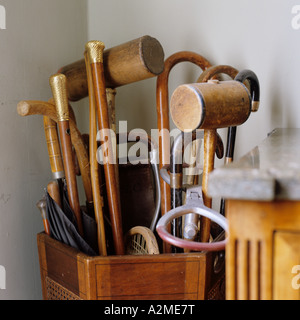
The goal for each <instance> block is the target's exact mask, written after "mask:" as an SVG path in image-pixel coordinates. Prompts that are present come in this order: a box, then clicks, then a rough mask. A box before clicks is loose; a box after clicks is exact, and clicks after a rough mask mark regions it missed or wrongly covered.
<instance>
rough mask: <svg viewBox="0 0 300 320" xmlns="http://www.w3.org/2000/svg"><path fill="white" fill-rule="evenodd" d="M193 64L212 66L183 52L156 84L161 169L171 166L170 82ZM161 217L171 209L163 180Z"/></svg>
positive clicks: (167, 248)
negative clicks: (176, 69) (176, 72)
mask: <svg viewBox="0 0 300 320" xmlns="http://www.w3.org/2000/svg"><path fill="white" fill-rule="evenodd" d="M185 61H188V62H191V63H193V64H196V65H198V66H199V67H200V68H201V69H202V70H205V69H207V68H208V67H210V66H211V64H210V63H209V61H208V60H206V59H205V58H204V57H202V56H201V55H199V54H197V53H194V52H190V51H181V52H177V53H174V54H173V55H171V56H170V57H168V58H167V59H166V60H165V63H164V71H163V72H162V73H161V74H160V75H159V76H158V77H157V82H156V111H157V127H158V129H159V133H160V136H159V168H160V169H161V168H162V167H164V166H165V165H169V164H170V144H169V142H170V141H169V135H168V133H169V130H170V125H169V92H168V80H169V74H170V72H171V70H172V68H173V67H174V66H175V65H176V64H178V63H180V62H185ZM160 189H161V215H164V214H165V213H166V212H168V211H169V210H170V209H171V196H170V186H169V185H168V184H167V183H166V182H165V181H164V180H163V179H162V178H161V179H160ZM164 252H171V247H170V246H169V245H168V244H166V243H164Z"/></svg>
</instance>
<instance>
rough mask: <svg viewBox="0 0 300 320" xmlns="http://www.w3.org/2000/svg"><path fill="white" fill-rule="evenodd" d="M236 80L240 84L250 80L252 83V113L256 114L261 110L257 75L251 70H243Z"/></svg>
mask: <svg viewBox="0 0 300 320" xmlns="http://www.w3.org/2000/svg"><path fill="white" fill-rule="evenodd" d="M234 80H236V81H239V82H244V81H245V80H248V81H249V82H250V91H251V97H252V106H251V111H252V112H256V111H257V110H258V108H259V96H260V88H259V81H258V78H257V76H256V74H255V73H254V72H253V71H251V70H247V69H246V70H242V71H241V72H239V73H238V74H237V76H236V77H235V79H234Z"/></svg>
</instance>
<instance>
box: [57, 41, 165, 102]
mask: <svg viewBox="0 0 300 320" xmlns="http://www.w3.org/2000/svg"><path fill="white" fill-rule="evenodd" d="M103 56H104V59H103V60H104V61H103V63H104V69H105V84H106V86H107V87H112V88H116V87H119V86H123V85H126V84H129V83H133V82H136V81H141V80H144V79H147V78H151V77H154V76H157V75H158V74H160V73H161V72H162V71H163V68H164V52H163V49H162V46H161V44H160V43H159V42H158V41H157V40H156V39H154V38H152V37H149V36H143V37H140V38H138V39H135V40H132V41H129V42H126V43H124V44H121V45H118V46H116V47H113V48H110V49H107V50H105V51H104V53H103ZM59 72H60V73H63V74H65V75H66V76H67V79H68V98H69V100H70V101H77V100H80V99H82V98H84V97H86V96H87V95H88V84H87V74H86V67H85V62H84V59H82V60H79V61H76V62H74V63H72V64H70V65H67V66H64V67H62V68H61V69H60V70H59Z"/></svg>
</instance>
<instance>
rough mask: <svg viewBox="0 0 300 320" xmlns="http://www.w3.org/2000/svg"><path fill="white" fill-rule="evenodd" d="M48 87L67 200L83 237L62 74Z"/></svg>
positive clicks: (64, 78) (53, 79)
mask: <svg viewBox="0 0 300 320" xmlns="http://www.w3.org/2000/svg"><path fill="white" fill-rule="evenodd" d="M49 82H50V86H51V90H52V93H53V98H54V101H55V105H56V110H57V120H58V127H59V133H60V141H61V147H62V154H63V163H64V169H65V175H66V182H67V190H68V198H69V202H70V206H71V208H72V210H73V211H74V214H75V217H76V220H77V225H78V231H79V233H80V235H81V236H83V226H82V218H81V209H80V203H79V196H78V190H77V182H76V174H75V167H74V163H73V155H72V142H71V136H70V125H69V107H68V96H67V91H66V90H67V88H66V76H65V75H63V74H55V75H53V76H51V77H50V80H49Z"/></svg>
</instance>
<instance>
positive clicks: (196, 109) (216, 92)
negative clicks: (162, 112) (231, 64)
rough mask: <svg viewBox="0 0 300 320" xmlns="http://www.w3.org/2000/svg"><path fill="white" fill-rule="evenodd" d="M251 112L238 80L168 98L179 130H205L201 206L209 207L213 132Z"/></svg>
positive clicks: (205, 224) (185, 88)
mask: <svg viewBox="0 0 300 320" xmlns="http://www.w3.org/2000/svg"><path fill="white" fill-rule="evenodd" d="M250 112H251V98H250V95H249V91H248V89H247V88H246V86H245V85H243V84H242V83H239V82H238V81H219V80H209V81H208V83H194V84H188V85H182V86H179V87H178V88H177V89H176V90H175V91H174V93H173V95H172V98H171V107H170V113H171V116H172V119H173V122H174V123H175V125H176V126H177V128H179V129H180V130H181V131H193V130H195V129H197V128H199V129H204V155H205V156H204V164H203V167H204V168H203V178H202V192H203V198H204V204H205V206H207V207H211V199H210V198H209V197H208V194H207V183H208V175H209V173H210V172H211V171H212V169H213V167H214V153H215V148H216V129H217V128H225V127H231V126H237V125H240V124H242V123H244V122H245V121H246V120H247V119H248V117H249V115H250ZM202 220H203V221H201V225H202V226H201V241H202V242H206V241H208V240H209V236H210V221H209V220H208V219H207V218H203V219H202Z"/></svg>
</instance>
